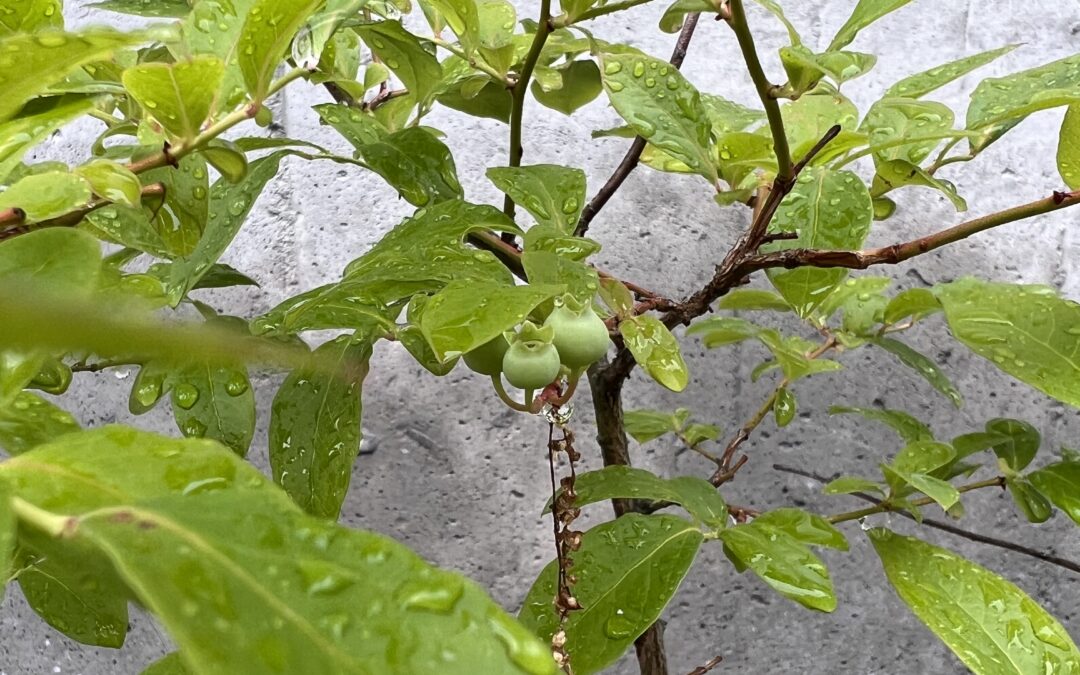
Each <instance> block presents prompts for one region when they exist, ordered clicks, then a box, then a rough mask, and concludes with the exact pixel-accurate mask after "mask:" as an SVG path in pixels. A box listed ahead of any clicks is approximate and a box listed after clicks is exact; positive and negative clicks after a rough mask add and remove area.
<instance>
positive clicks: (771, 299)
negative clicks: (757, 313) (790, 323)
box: [716, 288, 791, 312]
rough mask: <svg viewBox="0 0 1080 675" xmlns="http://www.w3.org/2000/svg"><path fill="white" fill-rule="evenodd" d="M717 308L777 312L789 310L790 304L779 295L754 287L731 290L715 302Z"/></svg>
mask: <svg viewBox="0 0 1080 675" xmlns="http://www.w3.org/2000/svg"><path fill="white" fill-rule="evenodd" d="M716 307H717V308H718V309H733V310H740V309H754V310H776V311H778V312H790V311H791V305H789V304H788V303H787V300H784V298H783V297H781V296H780V295H778V294H776V293H774V292H772V291H765V290H758V289H756V288H740V289H736V290H734V291H731V292H730V293H728V294H727V295H725V296H724V297H722V298H720V302H718V303H716Z"/></svg>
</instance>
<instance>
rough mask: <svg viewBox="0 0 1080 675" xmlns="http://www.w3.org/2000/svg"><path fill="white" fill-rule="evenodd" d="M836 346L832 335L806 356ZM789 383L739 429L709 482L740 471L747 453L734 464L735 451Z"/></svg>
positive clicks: (781, 385) (779, 387) (780, 386)
mask: <svg viewBox="0 0 1080 675" xmlns="http://www.w3.org/2000/svg"><path fill="white" fill-rule="evenodd" d="M834 347H836V337H835V336H832V335H830V336H829V337H828V338H826V340H825V342H823V343H822V344H821V345H819V346H818V347H817V348H816V349H814V350H813V351H811V352H809V353H808V354H807V355H806V358H808V359H810V360H811V361H813V360H814V359H817V358H819V357H821V356H822V355H823V354H825V353H826V352H828V351H829V350H831V349H833V348H834ZM789 384H791V380H790V379H789V378H787V377H785V378H783V379H782V380H780V383H779V384H777V385H776V387H775V388H774V389H773V390H772V393H771V394H769V396H768V398H766V399H765V402H764V403H762V404H761V407H759V408H758V409H757V411H756V412H755V413H754V415H753V416H752V417H751V418H750V419H749V420H747V422H746V424H744V425H743V426H742V427H741V428H740V429H739V431H738V433H736V434H735V437H734V438H732V439H731V442H729V443H728V444H727V447H726V448H724V454H723V455H721V457H720V466H718V467H717V469H716V472H715V473H713V475H712V476H711V477H710V478H709V482H711V483H712V484H713V485H715V486H717V487H720V486H721V485H723V484H724V483H726V482H728V481H729V480H731V479H732V478H734V477H735V474H736V473H738V471H739V469H740V468H741V467H742V465H743V464H745V463H746V460H747V457H746V455H743V456H742V457H740V458H739V461H738V462H736V463H735V465H734V466H732V464H731V460H732V459H733V458H734V457H735V452H736V451H737V450H738V449H739V446H740V445H742V444H743V443H745V442H746V441H747V440H748V439H749V438H750V434H752V433H753V432H754V430H755V429H757V428H758V426H759V425H760V424H761V423H762V422H763V421H764V420H765V418H766V417H768V416H769V413H770V412H771V411H772V409H773V405H774V404H775V403H776V398H777V397H778V396H779V395H780V391H781V390H783V389H784V388H785V387H787V386H788V385H789Z"/></svg>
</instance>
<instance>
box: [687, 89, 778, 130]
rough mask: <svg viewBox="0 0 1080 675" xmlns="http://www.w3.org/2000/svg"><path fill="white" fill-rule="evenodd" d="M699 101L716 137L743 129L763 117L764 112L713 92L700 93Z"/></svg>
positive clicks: (761, 119)
mask: <svg viewBox="0 0 1080 675" xmlns="http://www.w3.org/2000/svg"><path fill="white" fill-rule="evenodd" d="M701 103H702V105H704V106H705V115H706V116H707V117H708V118H709V124H710V125H711V126H712V131H713V134H714V135H715V136H717V137H719V136H722V135H724V134H730V133H732V132H735V131H743V130H745V129H746V128H747V127H750V126H753V125H754V124H757V123H758V122H761V121H763V120H764V119H765V113H764V112H762V111H760V110H754V109H753V108H747V107H746V106H744V105H740V104H738V103H735V102H734V101H729V100H727V99H726V98H724V97H722V96H717V95H715V94H702V95H701Z"/></svg>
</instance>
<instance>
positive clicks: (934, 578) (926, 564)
mask: <svg viewBox="0 0 1080 675" xmlns="http://www.w3.org/2000/svg"><path fill="white" fill-rule="evenodd" d="M869 535H870V541H871V543H872V544H873V545H874V550H875V551H876V552H877V554H878V557H880V558H881V564H882V566H883V567H884V568H885V574H886V575H887V576H888V578H889V582H890V583H891V584H892V585H893V588H894V589H895V590H896V592H897V594H898V595H899V596H900V599H901V600H903V601H904V602H905V603H906V604H907V605H908V607H910V608H911V610H912V611H913V612H914V613H915V616H917V617H918V618H919V620H920V621H922V622H923V623H924V624H925V625H926V626H927V627H928V628H929V629H930V630H931V631H933V632H934V633H935V634H936V635H937V636H938V637H939V638H940V639H941V640H942V641H943V642H944V643H945V644H946V645H947V646H948V647H949V649H951V650H952V651H953V653H955V654H956V656H957V657H958V658H959V659H960V660H961V661H962V662H963V663H964V664H965V665H966V666H967V667H968V668H970V669H971V670H972V671H973V672H975V673H979V674H980V675H1005V674H1006V673H1013V674H1016V675H1028V674H1030V673H1043V672H1047V673H1067V672H1071V671H1074V670H1076V669H1077V668H1080V651H1077V648H1076V645H1075V644H1073V641H1072V639H1071V638H1070V637H1069V634H1068V633H1067V632H1066V631H1065V629H1064V628H1062V626H1061V624H1059V623H1058V622H1057V621H1056V620H1055V619H1054V618H1053V617H1052V616H1050V615H1049V614H1048V613H1047V612H1046V611H1045V610H1044V609H1042V608H1041V607H1039V605H1037V604H1036V603H1035V601H1033V600H1032V599H1031V598H1030V597H1028V595H1027V594H1026V593H1024V592H1023V591H1022V590H1020V589H1019V588H1017V587H1016V586H1014V585H1013V584H1011V583H1009V582H1008V581H1006V580H1005V579H1003V578H1001V577H999V576H998V575H996V574H994V573H993V572H991V571H989V570H987V569H985V568H983V567H980V566H978V565H976V564H975V563H973V562H971V561H969V560H965V559H964V558H961V557H960V556H958V555H956V554H955V553H952V552H951V551H947V550H945V549H942V548H938V547H936V546H932V545H930V544H927V543H925V542H923V541H919V540H918V539H915V538H913V537H904V536H901V535H898V534H895V533H893V532H890V531H889V530H886V529H883V528H875V529H873V530H870V532H869Z"/></svg>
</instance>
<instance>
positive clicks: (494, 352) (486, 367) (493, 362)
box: [463, 334, 510, 375]
mask: <svg viewBox="0 0 1080 675" xmlns="http://www.w3.org/2000/svg"><path fill="white" fill-rule="evenodd" d="M509 348H510V344H509V343H508V342H507V341H506V338H505V337H503V336H502V335H501V334H500V335H496V336H495V338H494V339H492V340H488V341H487V342H485V343H484V344H482V345H480V346H479V347H477V348H476V349H474V350H472V351H471V352H468V353H466V354H465V356H464V357H463V358H464V359H465V365H466V366H468V367H469V369H470V370H472V371H473V372H474V373H480V374H481V375H498V374H499V373H501V372H502V368H503V365H502V364H503V357H504V356H506V350H507V349H509Z"/></svg>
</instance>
